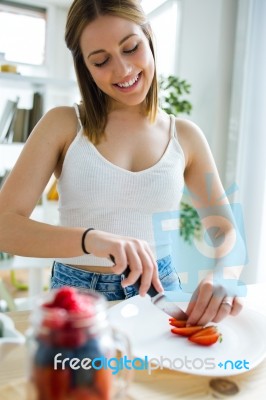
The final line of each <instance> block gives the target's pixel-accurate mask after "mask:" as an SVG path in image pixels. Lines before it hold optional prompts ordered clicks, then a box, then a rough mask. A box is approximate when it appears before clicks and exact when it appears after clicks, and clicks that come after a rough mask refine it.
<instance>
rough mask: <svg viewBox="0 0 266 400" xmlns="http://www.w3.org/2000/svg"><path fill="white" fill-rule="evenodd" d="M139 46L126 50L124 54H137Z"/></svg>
mask: <svg viewBox="0 0 266 400" xmlns="http://www.w3.org/2000/svg"><path fill="white" fill-rule="evenodd" d="M138 47H139V44H136V46H134V47H133V49H130V50H124V53H126V54H131V53H135V51H137V50H138Z"/></svg>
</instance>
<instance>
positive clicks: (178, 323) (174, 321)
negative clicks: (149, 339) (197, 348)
mask: <svg viewBox="0 0 266 400" xmlns="http://www.w3.org/2000/svg"><path fill="white" fill-rule="evenodd" d="M186 323H187V321H184V320H183V321H181V320H178V319H175V318H171V319H169V324H170V325H172V326H175V327H176V328H184V327H185V326H186Z"/></svg>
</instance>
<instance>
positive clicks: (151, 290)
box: [110, 254, 159, 297]
mask: <svg viewBox="0 0 266 400" xmlns="http://www.w3.org/2000/svg"><path fill="white" fill-rule="evenodd" d="M110 259H111V261H112V262H113V263H114V264H115V258H114V256H112V254H110ZM129 274H130V268H129V266H127V267H126V269H125V271H124V272H123V275H124V276H125V278H127V277H128V275H129ZM140 283H141V278H140V277H139V278H138V280H137V281H136V282H135V283H133V284H132V285H131V286H133V287H134V289H136V290H137V292H139V288H140ZM158 293H159V292H157V290H156V289H155V287H154V286H153V284H151V286H150V288H149V290H148V291H147V294H148V295H149V296H151V297H154V296H156V295H157V294H158Z"/></svg>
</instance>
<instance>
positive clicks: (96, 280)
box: [51, 256, 180, 300]
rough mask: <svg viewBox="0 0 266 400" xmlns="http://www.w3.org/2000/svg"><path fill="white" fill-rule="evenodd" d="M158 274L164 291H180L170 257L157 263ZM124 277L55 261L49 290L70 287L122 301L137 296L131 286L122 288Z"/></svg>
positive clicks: (178, 281)
mask: <svg viewBox="0 0 266 400" xmlns="http://www.w3.org/2000/svg"><path fill="white" fill-rule="evenodd" d="M157 265H158V273H159V277H160V280H161V282H162V285H163V287H164V289H165V290H180V280H179V277H178V275H177V273H176V271H175V270H174V268H173V266H172V262H171V257H170V256H166V257H164V258H162V259H160V260H158V261H157ZM123 279H124V275H123V274H120V275H116V274H109V273H106V274H105V273H98V272H90V271H84V270H81V269H79V268H77V267H73V266H70V265H67V264H62V263H60V262H57V261H55V262H54V264H53V268H52V276H51V288H58V287H61V286H72V287H80V288H87V289H90V290H95V291H97V292H100V293H102V294H103V295H104V296H105V297H106V298H107V300H123V299H125V298H129V297H132V296H135V295H136V294H138V292H137V290H136V289H135V288H134V287H133V286H128V287H126V288H123V287H122V286H121V282H122V280H123Z"/></svg>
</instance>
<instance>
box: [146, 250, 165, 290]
mask: <svg viewBox="0 0 266 400" xmlns="http://www.w3.org/2000/svg"><path fill="white" fill-rule="evenodd" d="M146 251H147V253H148V254H149V256H150V262H151V264H152V271H153V272H152V279H151V283H152V285H153V286H154V288H155V290H157V292H158V293H161V292H163V291H164V288H163V285H162V283H161V281H160V278H159V271H158V265H157V262H156V260H155V258H154V255H153V253H152V251H151V249H150V248H149V246H147V247H146Z"/></svg>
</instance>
